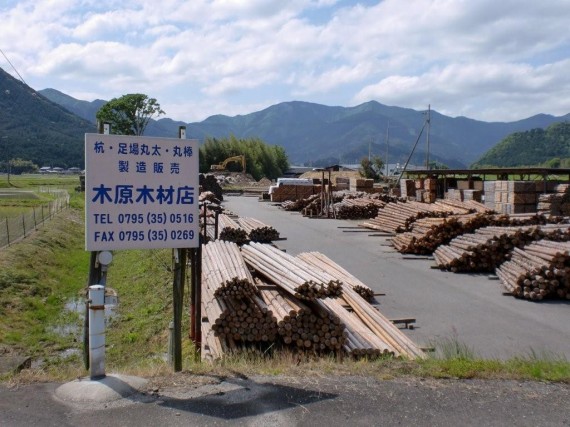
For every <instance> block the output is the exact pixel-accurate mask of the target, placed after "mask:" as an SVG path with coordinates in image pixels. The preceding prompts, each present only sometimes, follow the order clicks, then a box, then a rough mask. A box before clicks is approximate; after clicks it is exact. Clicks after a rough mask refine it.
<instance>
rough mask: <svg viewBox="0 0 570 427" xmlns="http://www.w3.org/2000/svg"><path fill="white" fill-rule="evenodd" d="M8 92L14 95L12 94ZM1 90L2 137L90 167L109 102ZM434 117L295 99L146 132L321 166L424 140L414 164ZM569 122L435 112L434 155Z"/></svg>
mask: <svg viewBox="0 0 570 427" xmlns="http://www.w3.org/2000/svg"><path fill="white" fill-rule="evenodd" d="M6 90H8V91H9V92H10V93H11V96H5V91H6ZM16 94H18V96H16ZM0 95H1V96H0V107H1V108H2V109H3V111H5V112H6V111H8V114H5V113H4V114H2V116H1V118H0V137H1V138H4V137H7V138H6V139H8V141H10V142H11V144H10V146H11V147H13V148H12V151H14V152H15V153H21V155H20V157H24V155H25V157H26V159H31V160H34V162H36V163H37V164H41V165H45V164H50V163H53V165H54V166H55V165H56V164H55V163H57V160H58V159H59V160H60V161H61V160H62V159H66V160H65V163H66V165H67V166H75V165H76V164H71V163H72V162H71V161H69V160H67V156H68V154H71V153H73V155H77V158H78V159H79V160H77V161H75V163H78V164H79V165H80V166H82V165H83V160H82V159H83V156H82V154H83V153H82V151H83V148H82V147H83V139H84V136H83V134H84V133H85V132H93V131H94V130H95V114H96V112H97V111H98V110H99V108H100V107H101V106H102V105H103V104H104V103H105V102H106V101H104V100H95V101H83V100H78V99H75V98H73V97H71V96H68V95H66V94H64V93H62V92H60V91H57V90H55V89H44V90H40V91H38V92H36V91H34V90H33V89H31V88H29V87H28V86H26V85H25V84H23V83H21V82H19V81H18V80H16V79H14V78H13V77H12V76H10V75H9V74H8V73H5V72H4V71H3V70H1V69H0ZM159 102H160V100H159ZM62 107H63V108H62ZM167 113H168V112H167ZM426 117H427V116H426V112H425V111H416V110H413V109H409V108H401V107H392V106H386V105H383V104H380V103H378V102H376V101H370V102H367V103H364V104H361V105H358V106H355V107H339V106H325V105H320V104H314V103H309V102H300V101H292V102H283V103H280V104H276V105H273V106H270V107H268V108H266V109H264V110H261V111H257V112H254V113H250V114H245V115H238V116H234V117H229V116H225V115H214V116H211V117H208V118H207V119H205V120H203V121H201V122H193V123H184V122H181V121H174V120H172V119H169V118H161V119H159V120H152V121H151V123H149V125H148V127H147V130H146V132H145V135H147V136H162V137H176V135H177V134H178V127H179V126H181V125H184V126H186V128H187V132H186V133H187V137H188V138H197V139H199V140H201V141H203V140H204V139H205V138H207V137H214V138H224V137H228V136H229V135H234V136H236V137H238V138H249V137H258V138H260V139H262V140H263V141H265V142H266V143H269V144H277V145H281V146H282V147H284V148H285V150H286V152H287V155H288V157H289V160H290V162H291V163H292V164H313V165H326V164H329V165H330V164H333V163H358V162H359V161H360V159H361V158H362V157H364V156H368V154H369V153H370V154H372V155H377V156H380V157H382V158H384V159H385V158H386V154H387V158H388V161H389V162H390V163H396V162H401V163H403V162H404V161H406V159H407V158H408V156H409V155H410V153H411V151H412V148H413V147H414V144H415V143H416V141H418V146H417V149H416V150H415V154H414V156H413V157H412V159H411V163H412V164H418V165H422V164H425V160H426V149H427V140H426V139H427V134H428V132H427V128H426V129H424V131H423V134H422V136H421V138H419V134H420V131H421V129H422V127H423V126H424V123H425V121H426ZM569 119H570V114H567V115H565V116H562V117H555V116H551V115H546V114H539V115H536V116H533V117H529V118H527V119H524V120H519V121H516V122H483V121H478V120H473V119H469V118H467V117H449V116H445V115H443V114H440V113H438V112H437V111H434V110H431V112H430V126H429V158H430V160H431V161H438V162H440V163H443V164H446V165H448V166H449V167H466V166H468V165H470V164H472V163H474V162H476V161H477V160H478V159H479V158H480V157H481V156H482V155H483V154H484V153H485V152H487V151H488V150H489V149H491V148H492V147H493V146H495V145H496V144H498V143H499V142H500V141H501V140H502V139H503V138H505V137H507V136H508V135H510V134H512V133H514V132H522V131H526V130H530V129H534V128H545V127H547V126H549V125H550V124H552V123H557V122H565V121H567V120H569ZM2 142H3V140H2V139H0V144H2ZM4 145H5V144H4ZM34 147H35V148H34ZM0 156H2V147H1V146H0ZM0 159H1V157H0ZM70 162H71V163H70Z"/></svg>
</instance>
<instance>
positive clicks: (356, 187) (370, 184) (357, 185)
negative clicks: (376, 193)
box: [350, 178, 374, 193]
mask: <svg viewBox="0 0 570 427" xmlns="http://www.w3.org/2000/svg"><path fill="white" fill-rule="evenodd" d="M373 188H374V180H373V179H365V178H350V191H364V192H367V193H370V192H372V189H373Z"/></svg>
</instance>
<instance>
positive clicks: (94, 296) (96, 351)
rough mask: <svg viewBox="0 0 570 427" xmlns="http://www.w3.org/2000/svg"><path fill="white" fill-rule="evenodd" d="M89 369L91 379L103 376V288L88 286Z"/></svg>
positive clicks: (100, 286)
mask: <svg viewBox="0 0 570 427" xmlns="http://www.w3.org/2000/svg"><path fill="white" fill-rule="evenodd" d="M89 301H90V302H89V367H90V372H91V379H92V380H93V379H97V378H102V377H104V376H105V287H104V286H102V285H93V286H89Z"/></svg>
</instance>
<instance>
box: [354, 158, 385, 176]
mask: <svg viewBox="0 0 570 427" xmlns="http://www.w3.org/2000/svg"><path fill="white" fill-rule="evenodd" d="M383 167H384V161H383V160H382V159H381V158H380V157H378V156H374V157H372V159H368V158H367V157H364V158H363V159H362V160H361V161H360V170H359V171H360V175H361V176H363V177H364V178H369V179H373V180H377V179H379V178H380V175H381V174H382V168H383Z"/></svg>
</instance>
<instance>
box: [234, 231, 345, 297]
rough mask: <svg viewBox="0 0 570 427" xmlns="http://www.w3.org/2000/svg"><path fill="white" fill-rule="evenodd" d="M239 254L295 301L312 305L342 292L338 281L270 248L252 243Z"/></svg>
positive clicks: (245, 246)
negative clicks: (311, 302)
mask: <svg viewBox="0 0 570 427" xmlns="http://www.w3.org/2000/svg"><path fill="white" fill-rule="evenodd" d="M242 254H243V257H244V259H245V261H246V263H247V264H248V265H249V266H251V267H252V268H253V269H255V270H257V271H258V272H259V273H260V274H262V275H263V276H264V277H266V278H267V279H269V280H270V281H271V282H273V283H275V284H277V285H279V286H280V287H281V288H282V289H284V290H285V291H286V292H288V293H289V294H290V295H292V296H294V297H295V298H298V299H301V300H305V301H314V300H315V299H317V298H325V297H328V296H332V297H335V296H339V295H340V294H341V292H342V287H341V286H342V284H341V282H340V281H339V280H337V279H335V278H334V277H331V276H329V275H327V274H321V273H320V272H318V271H315V269H314V268H312V266H311V265H310V264H307V263H306V262H304V261H301V260H299V259H297V258H295V257H293V256H291V255H289V254H287V253H285V252H283V251H280V250H279V249H276V248H274V247H273V246H269V245H264V244H261V243H253V242H252V243H250V244H249V245H244V246H243V248H242Z"/></svg>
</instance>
